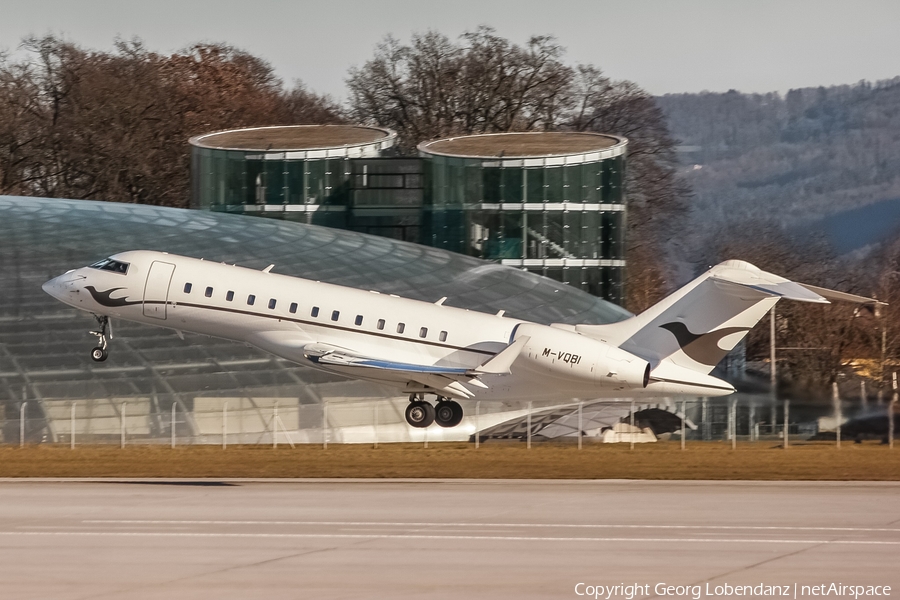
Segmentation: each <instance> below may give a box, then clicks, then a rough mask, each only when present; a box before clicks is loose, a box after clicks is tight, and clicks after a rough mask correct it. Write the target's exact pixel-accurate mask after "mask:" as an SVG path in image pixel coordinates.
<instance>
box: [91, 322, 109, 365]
mask: <svg viewBox="0 0 900 600" xmlns="http://www.w3.org/2000/svg"><path fill="white" fill-rule="evenodd" d="M94 318H95V319H97V324H98V325H100V330H99V331H91V332H90V333H91V335H96V336H97V341H98V342H99V344H100V345H99V346H97V347H96V348H94V349H93V350H91V359H93V360H94V361H95V362H103V361H104V360H106V358H107V357H108V356H109V351H108V350H107V346H109V341H108V339H107V333H109V337H110V338H111V337H112V331H111V328H110V326H109V317H107V316H104V315H94Z"/></svg>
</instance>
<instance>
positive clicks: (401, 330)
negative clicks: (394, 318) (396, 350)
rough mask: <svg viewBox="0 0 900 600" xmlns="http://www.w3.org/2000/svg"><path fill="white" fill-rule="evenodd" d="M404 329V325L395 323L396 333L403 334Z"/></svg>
mask: <svg viewBox="0 0 900 600" xmlns="http://www.w3.org/2000/svg"><path fill="white" fill-rule="evenodd" d="M404 329H406V325H404V324H403V323H397V333H403V330H404Z"/></svg>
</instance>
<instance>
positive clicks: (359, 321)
mask: <svg viewBox="0 0 900 600" xmlns="http://www.w3.org/2000/svg"><path fill="white" fill-rule="evenodd" d="M356 324H357V325H362V315H356Z"/></svg>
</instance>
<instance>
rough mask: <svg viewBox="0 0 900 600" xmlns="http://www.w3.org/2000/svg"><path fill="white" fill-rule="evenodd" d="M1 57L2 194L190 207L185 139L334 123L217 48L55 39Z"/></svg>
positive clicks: (296, 91) (320, 103) (327, 107)
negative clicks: (91, 45)
mask: <svg viewBox="0 0 900 600" xmlns="http://www.w3.org/2000/svg"><path fill="white" fill-rule="evenodd" d="M24 48H25V49H26V50H28V51H29V52H30V56H29V57H28V58H27V59H25V60H24V61H20V62H10V61H9V60H8V59H7V58H6V57H0V98H2V99H3V102H2V104H0V192H2V193H17V194H26V195H29V194H30V195H40V196H55V197H69V198H94V199H100V200H109V201H116V202H140V203H147V204H163V205H169V206H187V204H188V189H189V170H190V158H189V148H188V145H187V139H188V138H189V137H190V136H192V135H195V134H198V133H204V132H207V131H211V130H216V129H223V128H231V127H241V126H251V125H272V124H291V123H298V122H306V123H333V122H339V121H341V120H342V116H341V113H340V110H339V109H338V107H337V106H336V105H335V104H334V102H333V101H331V100H330V99H328V98H326V97H322V96H317V95H316V94H313V93H311V92H309V91H307V90H306V89H305V88H304V87H303V86H302V84H299V83H298V84H296V85H295V87H294V88H293V89H291V90H285V89H284V88H283V86H282V83H281V81H280V80H279V79H278V78H277V77H275V75H274V72H273V70H272V67H271V66H270V65H269V64H268V63H266V62H265V61H263V60H261V59H259V58H257V57H255V56H252V55H250V54H248V53H246V52H243V51H241V50H238V49H236V48H233V47H231V46H227V45H223V44H197V45H194V46H191V47H190V48H187V49H185V50H183V51H180V52H177V53H175V54H172V55H161V54H157V53H154V52H150V51H148V50H147V49H146V48H145V47H144V46H143V44H142V43H141V42H140V41H139V40H131V41H118V42H116V44H115V47H114V50H113V51H112V52H98V51H89V50H85V49H83V48H80V47H78V46H76V45H75V44H72V43H69V42H66V41H63V40H60V39H59V38H56V37H53V36H47V37H43V38H30V39H27V40H26V41H25V42H24Z"/></svg>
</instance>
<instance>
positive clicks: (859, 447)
mask: <svg viewBox="0 0 900 600" xmlns="http://www.w3.org/2000/svg"><path fill="white" fill-rule="evenodd" d="M0 477H126V478H127V477H136V478H137V477H141V478H143V477H186V478H226V477H263V478H265V477H338V478H341V477H373V478H406V477H409V478H475V479H482V478H483V479H704V480H728V479H742V480H771V481H776V480H832V481H898V480H900V448H898V449H897V450H894V451H891V450H890V449H889V448H888V447H887V446H885V445H881V444H877V443H874V442H869V443H863V444H844V446H843V448H841V449H837V448H836V447H835V445H834V444H833V443H832V444H812V443H808V444H803V445H796V446H792V447H791V448H789V449H787V450H784V449H783V448H781V447H780V446H777V445H774V444H773V443H766V442H759V443H752V444H751V443H744V444H738V446H737V449H736V450H732V449H731V446H730V445H729V444H723V443H721V442H694V443H688V445H687V449H686V450H685V451H683V452H682V451H681V449H680V445H679V444H677V443H667V442H660V443H656V444H641V445H638V446H636V447H635V449H634V450H629V448H628V445H626V444H586V445H585V447H584V449H583V450H578V449H577V448H576V447H575V446H574V445H563V444H540V445H535V446H534V447H533V448H531V449H530V450H529V449H526V448H525V446H524V444H499V443H498V444H485V445H482V446H481V448H479V449H477V450H476V449H475V447H474V446H473V445H472V444H465V443H439V444H435V443H432V444H430V447H429V448H427V449H426V448H423V447H422V445H419V444H382V445H380V446H379V447H378V448H373V447H371V446H368V445H349V444H348V445H330V446H329V447H328V449H323V448H322V447H321V446H318V445H301V446H297V448H295V449H291V448H290V447H288V446H279V447H278V448H272V447H270V446H269V447H266V446H230V447H228V449H226V450H223V449H222V448H221V447H218V446H182V447H178V448H175V449H172V448H168V447H165V446H151V445H133V446H127V447H125V448H124V449H120V448H118V447H117V446H99V445H95V446H79V447H76V448H75V449H74V450H70V449H69V448H68V447H67V446H62V445H53V444H41V445H34V446H26V447H24V448H18V447H10V446H5V447H0Z"/></svg>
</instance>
